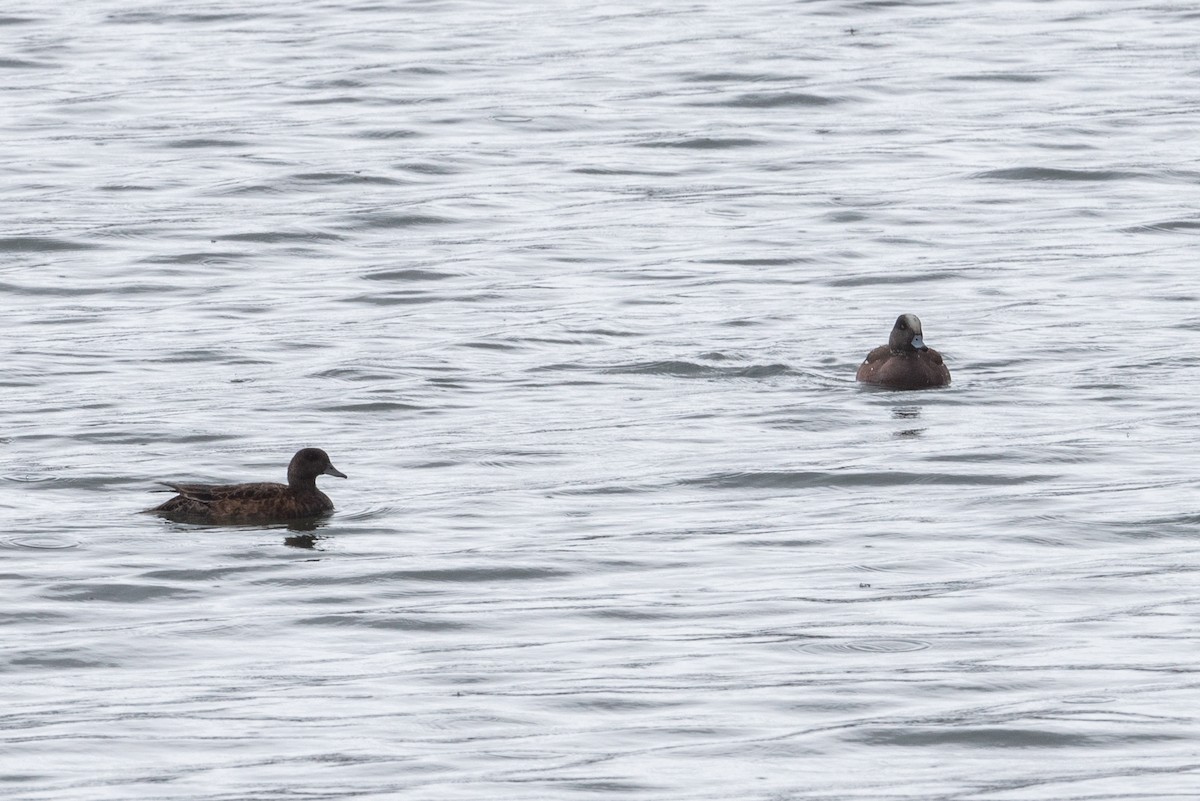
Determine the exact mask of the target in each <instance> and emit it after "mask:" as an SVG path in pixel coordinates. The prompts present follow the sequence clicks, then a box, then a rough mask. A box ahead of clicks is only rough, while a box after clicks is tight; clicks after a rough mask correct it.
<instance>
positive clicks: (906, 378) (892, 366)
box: [856, 314, 950, 389]
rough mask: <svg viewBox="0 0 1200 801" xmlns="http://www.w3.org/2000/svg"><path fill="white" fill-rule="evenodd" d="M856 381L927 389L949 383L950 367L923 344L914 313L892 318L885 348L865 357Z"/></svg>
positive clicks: (895, 387)
mask: <svg viewBox="0 0 1200 801" xmlns="http://www.w3.org/2000/svg"><path fill="white" fill-rule="evenodd" d="M856 378H857V379H858V380H859V381H862V382H863V383H865V384H875V385H876V386H880V387H887V388H888V389H929V388H930V387H944V386H946V385H947V384H949V383H950V368H948V367H947V366H946V363H945V362H943V361H942V354H940V353H938V352H937V351H936V350H934V349H933V348H931V347H929V346H927V345H926V344H925V339H924V337H923V336H922V335H921V320H920V318H918V317H917V315H915V314H902V315H900V316H899V317H897V318H896V324H895V325H894V326H893V327H892V334H891V336H890V337H888V343H887V344H886V345H880V346H879V347H878V348H875V349H874V350H873V351H871V352H870V353H868V354H867V358H866V359H865V360H864V361H863V363H862V364H861V365H859V367H858V375H857V376H856Z"/></svg>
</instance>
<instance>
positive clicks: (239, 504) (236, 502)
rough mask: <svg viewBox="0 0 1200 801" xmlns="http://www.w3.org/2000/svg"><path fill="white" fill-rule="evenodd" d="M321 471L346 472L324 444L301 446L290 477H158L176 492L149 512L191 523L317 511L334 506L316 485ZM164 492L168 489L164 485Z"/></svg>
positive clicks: (295, 516)
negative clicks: (186, 480)
mask: <svg viewBox="0 0 1200 801" xmlns="http://www.w3.org/2000/svg"><path fill="white" fill-rule="evenodd" d="M317 476H337V477H338V478H345V477H346V474H345V473H343V472H342V471H341V470H338V469H337V468H336V467H334V466H333V463H332V462H330V461H329V454H327V453H325V451H323V450H321V449H320V448H301V449H300V450H298V451H296V455H295V456H293V457H292V461H291V462H290V463H289V464H288V469H287V477H288V483H286V484H276V483H274V482H258V483H252V484H178V483H175V482H170V481H163V482H159V483H161V484H163V486H166V487H169V488H170V490H171V491H173V492H176V493H178V494H177V495H176V496H175V497H174V498H171V499H170V500H169V501H167V502H166V503H163V504H160V505H158V506H155V507H154V508H153V509H147V510H146V512H147V513H149V514H156V515H159V516H161V517H166V518H170V519H173V520H180V521H184V522H192V523H218V524H220V523H266V522H272V521H287V520H298V519H302V518H308V517H317V516H319V515H323V514H327V513H329V512H331V511H333V501H331V500H329V496H328V495H326V494H325V493H323V492H321V491H320V490H319V489H317ZM161 491H162V492H166V491H167V490H161Z"/></svg>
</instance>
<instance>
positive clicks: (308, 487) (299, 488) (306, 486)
mask: <svg viewBox="0 0 1200 801" xmlns="http://www.w3.org/2000/svg"><path fill="white" fill-rule="evenodd" d="M288 487H290V488H291V490H292V491H293V492H312V491H313V490H315V489H316V488H317V477H316V476H312V475H308V474H306V473H303V472H301V471H300V470H298V469H297V468H296V465H291V466H289V467H288Z"/></svg>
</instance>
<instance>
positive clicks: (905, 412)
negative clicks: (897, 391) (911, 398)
mask: <svg viewBox="0 0 1200 801" xmlns="http://www.w3.org/2000/svg"><path fill="white" fill-rule="evenodd" d="M920 416H921V407H920V406H897V407H896V408H894V409H892V417H893V418H895V419H897V420H915V419H917V418H919V417H920ZM924 433H925V429H924V428H905V429H901V430H899V431H896V432H895V433H894V434H893V435H892V436H894V437H919V436H921V435H922V434H924Z"/></svg>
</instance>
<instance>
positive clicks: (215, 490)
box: [155, 481, 288, 504]
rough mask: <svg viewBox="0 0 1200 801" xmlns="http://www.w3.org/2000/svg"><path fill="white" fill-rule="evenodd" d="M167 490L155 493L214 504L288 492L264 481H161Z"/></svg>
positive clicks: (283, 485)
mask: <svg viewBox="0 0 1200 801" xmlns="http://www.w3.org/2000/svg"><path fill="white" fill-rule="evenodd" d="M159 483H160V484H162V485H163V486H164V487H169V489H165V490H155V492H170V491H174V492H177V493H179V495H181V496H182V497H184V498H187V499H188V500H189V501H195V502H197V503H203V504H212V503H220V502H221V501H226V500H238V501H242V500H255V499H258V498H277V497H279V496H280V495H281V494H283V493H286V492H287V489H288V487H287V485H286V484H276V483H273V482H270V481H263V482H259V483H256V484H179V483H175V482H173V481H160V482H159Z"/></svg>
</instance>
